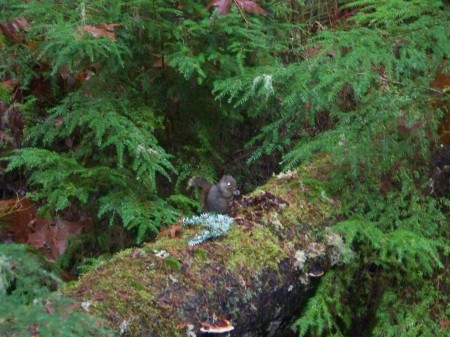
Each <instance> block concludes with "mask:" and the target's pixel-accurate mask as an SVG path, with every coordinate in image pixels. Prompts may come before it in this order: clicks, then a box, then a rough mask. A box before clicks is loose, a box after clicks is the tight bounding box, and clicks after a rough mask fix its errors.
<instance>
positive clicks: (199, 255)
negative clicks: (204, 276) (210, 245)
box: [194, 248, 209, 262]
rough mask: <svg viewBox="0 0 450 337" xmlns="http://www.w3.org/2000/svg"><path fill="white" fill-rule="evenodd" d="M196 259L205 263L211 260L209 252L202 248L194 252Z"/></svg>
mask: <svg viewBox="0 0 450 337" xmlns="http://www.w3.org/2000/svg"><path fill="white" fill-rule="evenodd" d="M194 258H195V261H197V262H205V261H208V260H209V257H208V252H207V251H206V250H204V249H202V248H198V249H197V250H194Z"/></svg>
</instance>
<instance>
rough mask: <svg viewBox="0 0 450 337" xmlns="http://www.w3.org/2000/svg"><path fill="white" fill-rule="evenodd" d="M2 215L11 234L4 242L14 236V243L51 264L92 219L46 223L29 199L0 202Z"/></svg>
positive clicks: (48, 221) (55, 220) (1, 218)
mask: <svg viewBox="0 0 450 337" xmlns="http://www.w3.org/2000/svg"><path fill="white" fill-rule="evenodd" d="M0 215H1V216H0V221H1V222H2V223H3V224H5V226H6V227H7V229H8V230H9V232H8V233H6V234H4V235H2V237H1V238H0V239H2V241H5V239H3V237H4V238H6V239H7V238H9V237H10V236H11V233H13V236H14V241H15V242H20V243H26V244H29V245H31V246H34V247H36V248H37V249H39V250H40V251H41V252H42V253H44V254H45V256H46V257H47V259H48V260H49V261H51V262H54V261H56V259H57V258H58V256H60V255H61V254H63V253H64V251H65V250H66V248H67V242H68V239H69V237H71V236H73V235H77V234H79V233H81V232H82V231H83V230H85V229H86V228H87V227H88V226H90V220H89V219H83V220H80V221H77V222H71V221H67V220H61V219H54V220H50V219H45V218H43V217H41V216H39V215H37V210H36V207H35V206H34V205H33V204H32V203H31V202H30V201H29V200H28V199H27V198H16V199H8V200H0Z"/></svg>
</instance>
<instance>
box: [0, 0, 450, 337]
mask: <svg viewBox="0 0 450 337" xmlns="http://www.w3.org/2000/svg"><path fill="white" fill-rule="evenodd" d="M259 4H260V5H261V6H262V7H263V8H264V9H265V10H266V11H267V13H266V15H256V14H251V13H244V12H240V11H239V10H238V9H237V8H236V6H232V7H231V9H230V12H229V13H228V14H226V15H219V14H217V13H215V12H214V11H213V10H209V11H207V10H206V9H205V5H206V2H203V1H188V0H182V1H177V2H170V1H162V0H154V1H147V0H145V1H144V0H128V1H118V0H115V1H105V0H94V1H68V0H62V1H52V0H42V1H27V2H23V1H19V0H8V1H6V0H3V1H1V0H0V9H1V11H0V13H1V14H0V22H3V23H8V22H12V21H14V20H17V19H18V18H25V19H26V20H27V24H26V25H25V26H24V27H22V28H18V29H17V30H16V31H13V32H11V31H8V30H6V29H5V28H3V34H0V58H1V60H2V61H1V68H0V71H1V75H2V78H3V79H4V80H3V81H5V80H7V79H16V80H18V81H19V83H20V90H21V93H22V94H21V96H22V98H21V99H18V98H17V97H18V95H17V92H16V93H13V92H8V90H3V89H2V91H1V92H0V94H1V95H0V98H1V99H2V101H4V102H6V103H7V104H11V105H13V106H14V107H15V108H17V109H18V110H20V112H21V115H22V117H23V122H24V128H23V133H24V139H23V141H21V142H20V146H19V147H18V149H15V150H14V151H12V150H11V147H8V146H5V147H4V151H3V154H4V157H7V171H8V172H10V174H13V173H17V172H21V173H22V174H23V176H24V177H25V178H26V179H27V183H28V185H29V188H30V192H29V194H30V195H31V196H32V197H33V198H34V199H35V200H38V201H40V202H41V204H42V206H43V207H45V208H47V209H48V210H50V211H51V212H53V213H63V212H64V210H66V209H68V208H70V207H80V208H83V209H86V210H88V211H89V212H90V213H91V214H92V215H94V216H95V217H96V219H97V222H98V223H99V224H101V223H109V224H120V225H122V226H124V227H126V228H128V229H130V230H132V231H133V233H134V235H135V238H136V241H138V242H140V241H142V240H144V239H145V238H146V237H147V235H148V234H149V233H151V232H156V231H157V230H158V228H159V226H160V225H161V224H164V223H170V222H173V221H174V220H175V219H176V218H177V216H178V214H177V213H178V212H179V211H178V210H180V209H183V210H184V211H185V210H187V209H189V208H190V207H191V205H192V200H190V199H188V198H186V197H185V196H183V195H182V194H183V192H184V189H183V188H182V187H181V186H183V184H185V181H186V179H187V178H188V177H190V176H192V175H195V174H203V175H207V176H209V177H214V176H215V177H217V176H220V174H221V173H223V171H221V168H222V170H223V169H230V168H232V169H233V171H234V172H231V173H233V174H234V175H235V176H237V177H240V178H241V179H238V180H241V181H248V182H250V183H249V186H251V184H252V183H255V182H258V179H255V180H253V181H252V180H251V178H250V177H252V175H254V176H257V177H258V178H261V177H264V173H261V171H263V170H267V171H271V170H276V169H278V166H277V165H276V164H273V162H274V161H277V160H278V159H280V158H281V163H280V167H282V168H283V169H286V170H287V169H292V168H295V167H297V166H298V165H300V164H303V163H306V162H308V161H309V160H311V159H313V158H321V160H323V161H324V163H326V165H327V166H330V165H331V167H332V170H331V171H330V172H329V173H328V175H329V179H328V180H327V181H323V182H320V184H322V185H323V188H324V189H326V190H327V192H329V193H334V194H336V195H338V196H339V197H340V198H341V200H342V202H343V206H344V216H345V218H346V220H345V221H342V222H340V223H338V224H336V225H335V226H334V228H333V230H334V231H335V232H337V233H339V234H341V235H342V236H343V237H344V238H345V242H346V245H348V248H351V249H352V250H354V252H355V254H354V258H353V259H352V260H351V261H350V262H348V263H346V264H345V265H342V266H339V267H337V268H335V269H333V270H332V271H329V272H327V274H326V276H325V277H324V278H323V279H322V280H321V284H320V286H319V288H318V290H317V292H316V294H315V295H314V297H313V298H311V300H310V301H309V303H308V304H307V305H306V307H305V310H304V312H303V314H302V316H301V317H300V318H299V319H298V320H297V321H296V322H295V326H296V327H297V328H298V331H299V334H300V335H301V336H306V335H308V334H309V335H311V336H349V335H355V336H360V335H362V334H365V335H374V336H394V335H395V336H440V335H442V336H444V335H446V333H447V332H448V330H446V329H445V328H441V327H440V322H444V321H445V315H448V314H449V311H450V308H449V307H448V304H446V303H448V302H449V301H448V300H449V295H448V288H449V284H448V275H447V274H446V273H445V271H444V270H445V269H444V267H447V268H448V262H447V265H444V262H445V261H443V258H444V257H446V256H448V253H449V237H448V228H449V226H448V207H449V201H448V200H447V199H446V197H448V195H445V193H444V194H437V193H433V190H432V189H431V192H430V191H429V187H430V186H429V185H428V183H429V179H430V176H431V174H432V171H433V169H434V167H433V166H432V164H431V163H432V159H433V154H435V153H437V152H438V149H439V147H440V139H439V137H438V135H437V130H438V127H439V125H440V123H441V120H442V117H443V115H444V114H445V113H446V111H444V109H443V108H442V107H445V102H448V94H445V91H441V90H437V89H434V88H431V82H432V80H433V78H434V77H435V74H436V72H437V71H442V69H444V71H445V67H448V58H449V56H450V44H449V43H448V38H449V35H448V34H449V33H448V32H449V31H450V20H449V19H450V9H449V7H448V5H446V2H445V1H440V0H430V1H421V0H409V1H408V0H389V1H388V0H381V1H370V0H360V1H349V0H347V1H331V0H330V1H328V0H327V1H325V0H323V1H322V0H321V1H319V0H318V1H290V2H287V1H282V0H274V1H261V2H259ZM335 5H336V7H335ZM333 13H334V14H333ZM5 27H6V26H5ZM3 83H4V82H3ZM3 87H4V85H2V88H3ZM7 126H8V125H7ZM13 126H14V125H9V127H10V128H11V130H12V129H13ZM244 144H246V145H247V147H246V149H244V150H243V147H244ZM448 146H449V145H448V144H443V148H444V149H445V148H447V147H448ZM247 153H251V154H250V156H248V157H247V156H246V154H247ZM243 159H247V164H245V163H244V162H243ZM447 164H448V163H447ZM2 165H3V164H2ZM5 165H6V164H5ZM5 165H4V166H3V168H5ZM246 165H247V166H246ZM248 167H250V169H248ZM246 171H248V172H249V173H245V172H246ZM268 173H271V172H268ZM447 184H448V181H447ZM447 192H448V188H447ZM0 276H1V275H0ZM446 305H447V307H446ZM427 307H428V308H430V307H431V308H432V310H428V311H427V310H426V309H425V308H427Z"/></svg>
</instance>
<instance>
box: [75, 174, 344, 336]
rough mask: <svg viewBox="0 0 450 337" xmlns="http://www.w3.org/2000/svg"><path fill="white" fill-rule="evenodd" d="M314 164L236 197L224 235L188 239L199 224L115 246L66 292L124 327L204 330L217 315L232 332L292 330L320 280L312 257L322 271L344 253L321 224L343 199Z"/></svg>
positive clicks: (137, 332)
mask: <svg viewBox="0 0 450 337" xmlns="http://www.w3.org/2000/svg"><path fill="white" fill-rule="evenodd" d="M314 170H315V168H314V167H312V166H310V167H308V168H304V169H303V171H292V172H288V173H286V174H281V175H279V176H277V177H274V178H273V179H271V180H270V181H269V182H268V183H267V184H266V185H265V186H263V187H261V188H258V189H257V190H256V191H254V192H253V193H251V194H250V195H248V196H244V197H242V199H241V200H239V201H238V202H236V203H235V205H234V210H233V217H234V219H235V223H234V225H233V226H232V229H231V230H230V231H229V232H227V234H226V235H225V236H223V237H220V238H216V239H213V240H209V241H206V242H204V243H201V244H198V245H195V246H192V247H190V246H189V245H188V242H189V240H190V239H192V237H193V236H194V235H195V234H196V233H198V232H199V231H201V230H202V229H201V228H200V227H181V229H180V228H179V227H174V229H173V230H172V231H171V232H169V233H168V235H164V236H162V237H160V238H159V239H157V240H156V241H155V242H152V243H147V244H145V245H144V246H143V247H141V248H132V249H129V250H126V251H123V252H121V253H119V254H117V255H116V256H114V257H113V258H112V259H111V260H110V261H109V262H107V263H105V264H103V265H101V266H99V267H97V268H96V269H95V270H93V271H92V272H90V273H88V274H86V275H85V276H84V277H82V278H81V280H80V281H79V283H78V284H77V286H76V287H75V288H73V289H71V290H70V291H69V294H70V295H71V296H72V297H73V298H74V299H75V300H76V301H78V302H79V303H80V304H81V303H82V304H83V307H85V308H86V310H88V311H89V312H91V313H94V314H96V315H99V316H100V317H103V318H105V319H106V320H107V321H108V322H109V323H110V324H111V326H112V327H114V329H116V330H117V331H120V334H121V335H124V336H154V337H176V336H190V337H193V336H201V335H202V332H200V326H201V323H202V322H206V323H214V321H215V320H218V321H220V320H223V319H226V320H229V321H230V322H231V324H232V325H233V326H234V330H233V331H232V332H231V333H230V335H231V336H241V337H242V336H246V337H251V336H284V337H285V336H290V335H295V334H294V333H293V331H292V330H291V329H290V325H291V324H292V320H293V319H295V318H296V317H298V315H299V314H300V312H301V308H302V305H303V304H304V303H305V300H306V299H307V297H308V294H309V293H310V291H311V290H313V288H314V284H316V283H317V280H319V278H312V277H311V276H310V273H309V272H310V268H311V266H312V265H313V264H316V265H320V266H321V268H323V269H325V272H326V269H327V268H329V266H330V265H332V264H333V263H335V262H336V261H338V260H339V254H340V252H339V244H336V242H339V238H336V237H333V234H331V233H329V232H328V231H327V229H326V228H327V227H329V226H330V225H331V224H332V223H333V222H334V221H335V219H336V217H337V216H338V213H339V209H340V205H339V202H338V201H336V200H333V199H332V198H330V197H329V196H327V195H326V194H325V192H324V191H323V190H322V189H321V188H320V187H319V186H320V185H319V184H318V180H315V179H311V178H310V177H311V172H313V171H314ZM315 173H316V174H317V172H315ZM307 177H309V178H307ZM319 180H320V179H319ZM87 307H89V308H87ZM225 335H226V334H225Z"/></svg>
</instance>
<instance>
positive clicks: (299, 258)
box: [294, 250, 307, 270]
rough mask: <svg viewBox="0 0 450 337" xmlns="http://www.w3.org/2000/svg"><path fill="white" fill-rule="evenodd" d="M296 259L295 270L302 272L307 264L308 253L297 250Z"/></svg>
mask: <svg viewBox="0 0 450 337" xmlns="http://www.w3.org/2000/svg"><path fill="white" fill-rule="evenodd" d="M294 259H295V261H294V267H295V269H297V270H302V269H303V267H304V266H305V262H306V259H307V257H306V253H305V252H304V251H303V250H297V251H296V252H295V255H294Z"/></svg>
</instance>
